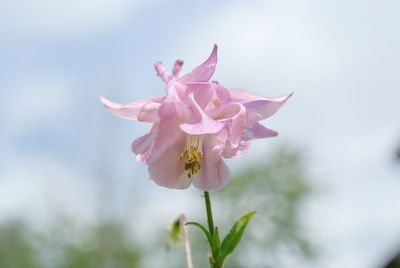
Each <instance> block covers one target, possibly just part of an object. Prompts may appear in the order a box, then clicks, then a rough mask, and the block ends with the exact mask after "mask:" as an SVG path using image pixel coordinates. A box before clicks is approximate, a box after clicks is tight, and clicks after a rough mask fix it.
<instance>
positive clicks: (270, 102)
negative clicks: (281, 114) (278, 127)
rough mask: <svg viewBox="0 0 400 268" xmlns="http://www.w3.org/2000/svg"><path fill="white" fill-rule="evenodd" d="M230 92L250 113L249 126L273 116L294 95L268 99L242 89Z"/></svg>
mask: <svg viewBox="0 0 400 268" xmlns="http://www.w3.org/2000/svg"><path fill="white" fill-rule="evenodd" d="M228 90H229V92H230V94H231V96H232V99H233V100H236V101H239V102H241V103H243V105H244V106H245V107H246V109H247V111H248V121H249V122H248V124H249V125H252V124H254V123H256V122H257V121H260V120H263V119H265V118H268V117H270V116H271V115H273V114H274V113H275V112H276V111H277V110H278V109H279V108H281V107H282V105H283V104H285V102H286V101H287V100H288V99H289V98H290V97H291V96H292V95H293V93H291V94H288V95H283V96H279V97H274V98H268V97H265V96H262V95H259V94H255V93H252V92H250V91H247V90H244V89H241V88H230V89H228Z"/></svg>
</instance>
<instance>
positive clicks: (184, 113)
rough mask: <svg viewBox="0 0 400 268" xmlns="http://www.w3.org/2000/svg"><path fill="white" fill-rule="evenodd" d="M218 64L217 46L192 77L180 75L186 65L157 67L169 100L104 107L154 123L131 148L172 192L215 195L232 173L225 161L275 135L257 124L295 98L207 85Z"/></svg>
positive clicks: (160, 182) (210, 83) (162, 99)
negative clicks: (252, 143) (191, 190)
mask: <svg viewBox="0 0 400 268" xmlns="http://www.w3.org/2000/svg"><path fill="white" fill-rule="evenodd" d="M216 63H217V46H214V49H213V51H212V53H211V55H210V57H209V58H208V59H207V60H206V61H205V62H204V63H203V64H201V65H200V66H197V67H196V68H195V69H194V70H193V71H192V72H190V73H187V74H182V71H181V67H182V64H183V61H181V60H178V61H176V63H175V65H174V67H173V68H172V73H170V72H168V71H167V70H166V69H165V68H164V66H163V65H162V64H161V63H160V62H157V63H155V69H156V71H157V74H158V75H159V76H160V78H161V80H162V81H163V82H164V83H165V85H166V96H165V97H151V98H147V99H142V100H138V101H134V102H131V103H127V104H119V103H115V102H111V101H109V100H107V99H105V98H103V97H100V100H101V102H102V103H103V104H104V105H105V107H106V108H107V109H108V110H109V111H110V112H111V113H113V114H114V115H117V116H119V117H122V118H125V119H131V120H138V121H144V122H150V123H153V127H152V129H151V130H150V132H149V133H148V134H146V135H144V136H142V137H140V138H138V139H136V140H135V141H134V142H133V144H132V151H133V152H134V153H135V154H136V155H137V156H136V159H137V161H138V162H140V163H145V164H147V165H148V166H149V173H150V176H151V178H152V179H153V180H154V181H155V182H156V183H157V184H159V185H161V186H165V187H168V188H176V189H184V188H187V187H189V186H190V184H191V183H192V182H193V184H194V185H195V186H196V187H197V188H199V189H202V190H205V191H212V190H217V189H219V188H222V187H223V186H225V185H226V184H227V183H228V181H229V177H230V172H229V169H228V167H227V166H226V164H225V163H224V161H223V160H222V157H225V158H237V157H242V156H243V155H244V154H245V153H247V151H248V150H249V146H250V140H253V139H260V138H268V137H273V136H276V135H277V132H275V131H273V130H271V129H268V128H265V127H264V126H262V125H261V124H259V123H258V121H260V120H263V119H265V118H268V117H270V116H271V115H273V114H274V113H275V112H276V111H277V110H278V109H279V108H280V107H281V106H282V105H283V104H284V103H285V102H286V101H287V99H288V98H289V97H290V96H291V94H289V95H285V96H281V97H275V98H268V97H264V96H261V95H258V94H255V93H252V92H249V91H246V90H244V89H240V88H230V89H227V88H224V87H223V86H221V85H219V84H218V83H215V82H209V80H210V78H211V76H212V75H213V73H214V70H215V65H216Z"/></svg>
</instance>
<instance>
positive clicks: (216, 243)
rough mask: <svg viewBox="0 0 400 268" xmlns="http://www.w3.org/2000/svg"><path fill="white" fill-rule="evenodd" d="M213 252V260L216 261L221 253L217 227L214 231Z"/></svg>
mask: <svg viewBox="0 0 400 268" xmlns="http://www.w3.org/2000/svg"><path fill="white" fill-rule="evenodd" d="M211 251H212V255H213V258H214V259H216V258H217V257H218V255H219V253H220V240H219V233H218V227H215V230H214V235H213V248H212V250H211Z"/></svg>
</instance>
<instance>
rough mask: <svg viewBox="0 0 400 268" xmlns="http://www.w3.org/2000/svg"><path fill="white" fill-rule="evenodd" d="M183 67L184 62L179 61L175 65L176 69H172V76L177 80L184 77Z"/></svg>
mask: <svg viewBox="0 0 400 268" xmlns="http://www.w3.org/2000/svg"><path fill="white" fill-rule="evenodd" d="M182 65H183V60H177V61H176V62H175V64H174V67H173V68H172V75H173V76H175V78H179V77H181V76H182Z"/></svg>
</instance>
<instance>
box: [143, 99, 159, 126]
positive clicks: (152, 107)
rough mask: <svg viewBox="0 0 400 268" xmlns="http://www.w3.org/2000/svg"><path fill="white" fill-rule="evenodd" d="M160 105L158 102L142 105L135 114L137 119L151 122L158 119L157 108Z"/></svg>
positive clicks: (155, 121)
mask: <svg viewBox="0 0 400 268" xmlns="http://www.w3.org/2000/svg"><path fill="white" fill-rule="evenodd" d="M160 105H161V103H158V102H150V103H147V104H145V105H143V107H142V109H140V112H139V114H138V116H137V119H138V121H142V122H153V123H157V122H158V121H160V118H159V117H158V108H160Z"/></svg>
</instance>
